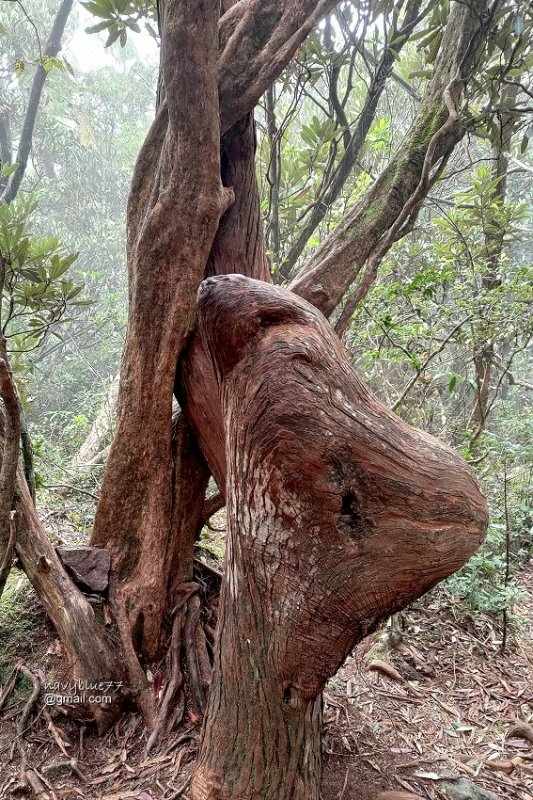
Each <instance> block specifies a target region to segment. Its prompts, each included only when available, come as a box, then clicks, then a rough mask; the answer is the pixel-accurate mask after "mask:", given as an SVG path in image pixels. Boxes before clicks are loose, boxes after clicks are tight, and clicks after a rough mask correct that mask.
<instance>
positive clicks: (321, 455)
mask: <svg viewBox="0 0 533 800" xmlns="http://www.w3.org/2000/svg"><path fill="white" fill-rule="evenodd" d="M198 335H199V337H200V338H201V340H202V345H203V351H204V353H207V354H208V355H209V357H210V358H211V359H212V363H213V367H214V370H215V374H216V376H217V382H218V385H219V387H220V388H219V397H220V401H221V405H222V417H223V419H224V429H225V431H224V432H225V449H226V457H227V482H226V500H227V508H228V541H227V552H226V579H225V584H224V588H223V595H222V599H221V611H220V618H219V627H218V636H219V639H218V643H217V648H216V653H215V663H214V671H213V678H212V686H211V692H210V695H209V705H208V712H207V722H206V725H205V729H204V732H203V738H202V743H201V750H200V756H199V761H198V765H197V770H196V773H195V777H194V779H193V797H194V800H274V799H275V800H289V798H290V800H304V798H305V799H306V800H309V798H311V800H314V799H315V798H318V791H319V788H318V787H319V779H318V778H319V774H320V756H319V753H320V747H319V741H320V739H319V730H320V724H319V718H320V714H319V705H320V694H321V691H322V689H323V687H324V685H325V683H326V681H327V680H328V679H329V678H330V677H331V676H332V675H333V674H334V673H335V672H336V670H337V669H338V668H339V666H340V665H341V664H342V663H343V661H344V659H345V658H346V656H347V655H348V653H349V652H350V651H351V649H352V648H353V646H354V645H355V644H356V642H358V641H359V640H360V639H362V638H363V637H364V636H366V635H367V634H368V633H370V632H371V631H372V630H373V629H374V628H375V627H376V626H377V625H378V623H379V622H380V621H381V620H383V619H384V618H385V617H387V616H389V615H390V614H391V613H393V612H395V611H397V610H399V609H401V608H403V607H404V606H405V605H406V604H407V603H409V602H410V601H412V600H414V599H415V598H416V597H419V596H420V595H421V594H423V593H424V592H426V591H427V590H428V589H430V588H431V587H432V586H434V585H435V584H436V583H437V582H438V581H440V580H442V579H443V578H444V577H446V576H447V575H449V574H451V573H452V572H453V571H454V570H456V569H458V567H460V566H461V565H462V564H463V563H464V562H465V561H466V560H467V559H468V558H469V556H470V555H472V553H473V552H474V551H475V550H476V548H477V547H478V546H479V544H480V542H481V541H482V539H483V536H484V533H485V529H486V525H487V509H486V504H485V501H484V498H483V495H482V494H481V491H480V489H479V486H478V484H477V482H476V480H475V478H474V477H473V476H472V473H471V471H470V469H469V467H468V466H467V464H466V462H464V461H463V459H461V458H460V457H459V456H458V455H457V454H455V453H454V452H453V451H452V450H451V449H449V448H448V447H446V446H445V445H444V444H442V443H440V442H438V441H437V440H436V439H434V438H433V437H431V436H429V435H428V434H425V433H423V432H421V431H418V430H416V429H414V428H411V427H410V426H408V425H407V424H406V423H405V422H403V421H402V420H401V419H400V418H398V417H396V416H395V415H394V414H393V413H392V412H391V411H390V410H389V409H387V408H386V407H385V406H383V405H382V404H381V403H380V402H378V401H377V400H376V398H374V397H373V395H372V394H371V393H370V391H369V390H368V389H367V388H366V386H365V385H364V384H363V383H362V382H361V381H360V380H359V378H358V377H357V375H356V373H355V372H354V370H353V368H352V367H351V365H350V363H349V361H348V359H347V357H346V355H345V353H344V351H343V349H342V346H341V345H340V343H339V340H338V338H337V336H336V335H335V333H334V332H333V331H332V329H331V328H330V327H329V325H328V323H327V322H326V320H325V319H324V318H323V316H322V315H321V314H320V313H319V312H318V311H317V310H316V309H315V308H313V307H312V306H311V305H310V304H308V303H307V302H305V301H303V300H301V299H299V298H297V297H295V296H294V295H293V294H292V293H290V292H288V291H286V290H282V289H279V288H276V287H273V286H272V285H268V284H265V283H263V282H259V281H254V280H251V279H249V278H245V277H243V276H238V275H233V276H222V277H218V278H210V279H208V280H206V281H204V283H203V284H202V286H201V289H200V292H199V323H198Z"/></svg>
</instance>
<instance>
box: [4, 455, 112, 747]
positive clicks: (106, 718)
mask: <svg viewBox="0 0 533 800" xmlns="http://www.w3.org/2000/svg"><path fill="white" fill-rule="evenodd" d="M15 509H16V517H15V519H16V524H17V537H16V552H17V555H18V557H19V558H20V561H21V564H22V567H23V568H24V571H25V573H26V575H27V576H28V578H29V580H30V582H31V584H32V585H33V587H34V589H35V591H36V592H37V596H38V598H39V600H40V601H41V603H42V605H43V607H44V610H45V611H46V613H47V615H48V618H49V619H50V621H51V622H52V624H53V625H54V627H55V629H56V631H57V635H58V636H59V639H60V641H61V644H62V645H63V648H64V651H65V674H64V676H61V679H64V680H67V681H69V682H72V681H84V682H89V683H91V684H94V683H104V684H107V683H110V687H109V691H104V692H101V694H106V695H108V696H109V697H110V699H111V702H110V703H109V704H106V703H104V704H102V705H96V704H91V705H90V706H85V707H83V712H84V713H85V715H86V716H87V718H89V719H94V720H95V721H96V724H97V726H98V729H99V731H100V732H101V733H103V732H104V731H105V730H107V728H108V727H109V726H110V724H111V723H112V722H113V721H114V720H115V719H116V718H117V716H118V714H119V713H120V711H121V708H122V702H123V699H124V697H123V692H121V691H119V689H118V687H116V686H113V684H114V683H115V682H122V681H125V673H124V667H123V664H122V663H121V662H120V659H119V656H118V653H117V652H116V648H115V647H114V646H112V645H111V643H110V641H109V640H108V638H107V636H106V633H105V631H104V629H103V627H102V626H101V625H100V624H99V623H98V622H97V620H96V618H95V616H94V611H93V609H92V607H91V605H90V603H89V602H88V600H87V598H86V597H84V595H83V594H82V593H81V592H80V590H79V589H77V588H76V586H75V585H74V584H73V583H72V581H71V580H70V578H69V576H68V575H67V573H66V571H65V568H64V567H63V564H62V563H61V561H60V560H59V557H58V555H57V553H56V551H55V549H54V548H53V546H52V543H51V542H50V539H49V538H48V536H47V535H46V531H45V530H44V529H43V527H42V525H41V523H40V521H39V517H38V514H37V512H36V510H35V506H34V505H33V501H32V499H31V495H30V493H29V490H28V487H27V484H26V480H25V478H24V475H23V473H22V471H21V470H20V469H19V475H18V489H17V496H16V500H15ZM125 691H126V690H124V692H125ZM64 694H68V692H64Z"/></svg>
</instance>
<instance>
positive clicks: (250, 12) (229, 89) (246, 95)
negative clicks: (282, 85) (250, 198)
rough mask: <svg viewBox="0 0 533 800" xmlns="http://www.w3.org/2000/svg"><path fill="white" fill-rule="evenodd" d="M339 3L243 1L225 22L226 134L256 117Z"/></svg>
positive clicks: (220, 66) (222, 90) (222, 62)
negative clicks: (272, 87)
mask: <svg viewBox="0 0 533 800" xmlns="http://www.w3.org/2000/svg"><path fill="white" fill-rule="evenodd" d="M337 2H338V0H318V2H317V0H247V1H246V2H245V0H241V2H240V3H237V4H236V5H235V6H233V7H232V8H230V9H229V11H228V12H227V13H226V14H224V16H223V17H222V19H221V20H220V45H221V52H220V56H219V62H218V69H219V96H220V124H221V132H222V133H224V132H225V131H227V130H228V129H229V128H231V126H232V125H234V123H235V122H237V120H239V119H240V118H241V117H243V116H244V115H245V114H247V113H248V112H249V111H252V109H253V108H254V106H255V105H256V103H257V102H258V100H259V98H260V97H261V95H262V94H264V92H265V91H266V90H267V89H268V87H269V86H270V85H271V84H272V83H273V82H274V80H275V79H276V78H277V77H278V75H279V74H280V72H281V71H282V70H283V68H284V67H285V66H286V64H288V62H289V61H290V60H291V59H292V57H293V56H294V54H295V52H296V50H297V49H298V47H299V46H300V45H301V43H302V42H303V41H304V39H305V38H306V36H307V35H308V34H309V33H310V31H311V30H312V29H313V28H314V27H315V25H317V24H318V23H319V22H320V20H321V19H323V18H324V17H325V16H326V14H328V12H329V11H331V10H332V9H333V8H334V7H335V6H336V5H337Z"/></svg>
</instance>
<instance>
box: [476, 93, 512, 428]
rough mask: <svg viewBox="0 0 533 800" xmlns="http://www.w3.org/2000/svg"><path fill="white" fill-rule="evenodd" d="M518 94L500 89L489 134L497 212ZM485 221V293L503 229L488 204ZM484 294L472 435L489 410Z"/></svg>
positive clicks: (490, 355) (496, 282)
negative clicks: (496, 119)
mask: <svg viewBox="0 0 533 800" xmlns="http://www.w3.org/2000/svg"><path fill="white" fill-rule="evenodd" d="M517 94H518V85H510V86H505V87H504V89H503V90H502V93H501V101H500V102H501V107H502V111H501V113H500V118H499V123H500V124H499V128H498V132H497V134H494V133H493V134H492V159H493V162H492V164H493V166H492V169H493V175H494V178H495V179H496V184H495V186H494V190H493V192H492V198H491V199H492V202H493V204H494V208H495V209H496V210H497V211H499V212H501V210H502V208H503V206H504V204H505V197H506V192H507V170H508V168H509V149H510V146H511V140H512V137H513V132H514V126H515V122H516V120H515V118H514V115H513V112H512V110H510V109H512V107H513V106H514V105H515V102H516V97H517ZM487 217H488V219H487V224H486V226H485V244H486V249H487V265H486V272H485V274H484V275H483V278H482V290H483V293H486V294H488V293H489V292H491V291H492V290H493V289H497V288H498V286H500V284H501V278H500V275H499V272H500V261H501V257H502V252H503V245H504V236H505V231H504V230H503V228H502V224H501V220H499V219H498V215H497V214H496V218H493V215H492V214H491V208H490V207H489V209H488V211H487ZM484 303H485V298H484V297H482V299H481V309H480V319H479V325H480V327H481V331H480V332H481V335H482V339H481V341H480V342H479V343H478V346H477V350H476V352H475V353H474V357H473V362H474V378H475V391H474V404H473V409H472V420H471V422H472V425H473V430H474V436H475V437H476V439H477V438H478V437H479V436H480V434H481V433H482V431H483V429H484V427H485V422H486V419H487V416H488V413H489V399H490V390H491V383H492V372H493V362H494V356H495V351H494V342H493V341H492V337H491V331H490V325H487V320H486V319H485V315H484V308H483V305H484Z"/></svg>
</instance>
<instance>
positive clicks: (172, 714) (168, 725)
mask: <svg viewBox="0 0 533 800" xmlns="http://www.w3.org/2000/svg"><path fill="white" fill-rule="evenodd" d="M184 624H185V611H184V609H183V608H181V609H179V610H178V611H177V613H176V614H175V617H174V623H173V625H172V637H171V641H170V649H169V660H170V680H169V682H168V683H167V685H166V688H165V691H164V693H163V697H162V698H161V702H160V704H159V709H158V711H157V717H156V721H155V725H154V727H153V730H152V732H151V734H150V736H149V737H148V741H147V742H146V747H145V750H144V754H145V756H148V755H149V753H150V752H151V751H152V749H153V748H154V746H155V745H156V744H157V742H158V741H159V739H160V738H161V736H162V734H164V733H165V732H167V733H168V732H170V730H171V729H172V728H173V727H174V725H179V723H180V722H181V720H182V718H183V710H184V706H185V702H184V696H183V674H182V671H181V641H182V631H183V628H184Z"/></svg>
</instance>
